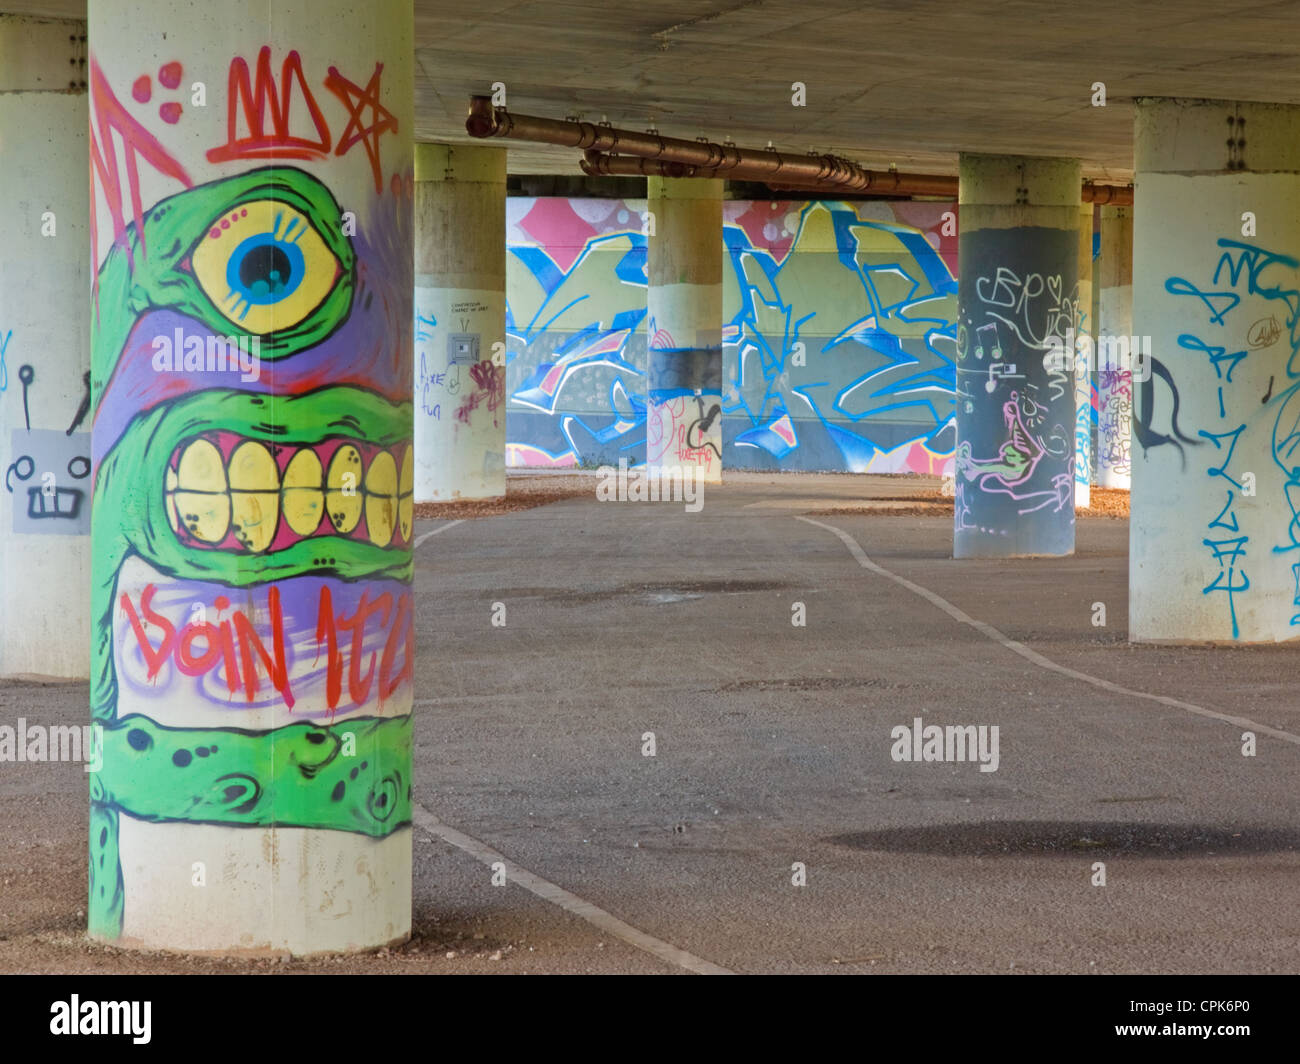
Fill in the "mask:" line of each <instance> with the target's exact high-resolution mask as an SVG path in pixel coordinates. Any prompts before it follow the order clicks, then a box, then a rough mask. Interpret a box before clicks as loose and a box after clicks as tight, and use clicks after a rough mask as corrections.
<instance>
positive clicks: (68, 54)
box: [0, 15, 90, 679]
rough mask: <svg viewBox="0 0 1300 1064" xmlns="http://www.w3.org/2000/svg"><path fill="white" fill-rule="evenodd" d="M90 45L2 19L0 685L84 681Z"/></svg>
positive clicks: (73, 31)
mask: <svg viewBox="0 0 1300 1064" xmlns="http://www.w3.org/2000/svg"><path fill="white" fill-rule="evenodd" d="M85 42H86V24H85V23H84V22H73V21H68V20H56V19H26V18H17V17H14V16H10V15H0V472H2V473H3V474H4V485H3V487H2V488H0V677H11V676H29V677H39V678H44V679H84V678H85V677H87V676H89V675H90V650H89V648H90V596H89V594H88V591H87V588H88V587H89V586H90V432H89V429H90V424H89V420H88V418H87V414H88V413H89V411H90V348H89V332H90V315H89V309H88V308H87V306H86V298H85V292H86V287H87V284H88V282H89V276H90V274H89V271H88V270H87V268H86V252H85V248H86V230H87V225H88V208H87V199H86V181H85V170H86V94H85V80H86V43H85Z"/></svg>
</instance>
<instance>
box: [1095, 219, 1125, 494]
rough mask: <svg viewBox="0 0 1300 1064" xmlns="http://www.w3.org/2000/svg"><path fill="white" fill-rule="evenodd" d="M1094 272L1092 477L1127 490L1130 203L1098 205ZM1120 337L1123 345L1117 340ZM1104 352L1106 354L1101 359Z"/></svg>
mask: <svg viewBox="0 0 1300 1064" xmlns="http://www.w3.org/2000/svg"><path fill="white" fill-rule="evenodd" d="M1097 274H1098V276H1097V289H1098V292H1099V295H1098V301H1097V302H1098V323H1097V339H1098V353H1097V362H1096V365H1097V373H1096V379H1097V468H1096V481H1097V483H1098V484H1099V485H1100V486H1101V487H1103V488H1122V489H1123V490H1124V491H1128V487H1129V438H1130V427H1131V423H1132V420H1133V371H1132V362H1131V359H1132V357H1133V353H1132V351H1131V347H1132V344H1131V342H1130V337H1131V335H1132V332H1133V210H1132V208H1131V207H1102V208H1101V258H1100V259H1099V260H1098V264H1097ZM1120 340H1123V341H1124V343H1123V344H1121V343H1119V341H1120ZM1125 352H1127V357H1125ZM1108 353H1109V354H1110V356H1111V357H1109V358H1105V357H1104V356H1106V355H1107V354H1108Z"/></svg>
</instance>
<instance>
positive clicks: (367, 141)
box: [325, 63, 397, 192]
mask: <svg viewBox="0 0 1300 1064" xmlns="http://www.w3.org/2000/svg"><path fill="white" fill-rule="evenodd" d="M383 71H384V64H383V63H376V64H375V72H374V73H373V74H371V75H370V81H369V82H368V83H367V85H366V87H365V88H364V89H363V88H361V87H360V86H359V85H354V84H353V83H352V82H351V81H349V80H348V79H347V78H345V77H344V76H343V75H342V74H340V73H339V72H338V68H337V67H330V70H329V77H327V78H326V79H325V87H326V88H327V89H329V90H330V92H332V93H334V95H335V96H337V97H338V98H339V100H340V101H342V103H343V106H344V107H346V108H347V109H348V124H347V127H346V128H345V129H344V130H343V133H342V135H341V136H340V137H339V140H338V146H337V147H336V148H335V149H334V154H335V155H346V154H347V153H348V150H349V149H350V148H352V146H353V145H354V144H356V143H357V142H358V141H360V142H361V143H362V145H363V146H364V147H365V149H366V155H367V156H368V157H369V159H370V168H371V169H372V170H373V171H374V174H375V191H376V192H383V190H384V181H383V168H382V166H381V165H380V162H379V138H380V137H381V136H383V134H384V133H396V132H397V119H396V118H394V117H393V114H392V112H391V111H389V110H388V109H387V108H385V107H384V106H383V105H382V104H381V103H380V102H379V78H380V75H381V74H382V73H383ZM367 108H369V109H370V124H369V125H366V124H365V118H364V112H365V110H366V109H367Z"/></svg>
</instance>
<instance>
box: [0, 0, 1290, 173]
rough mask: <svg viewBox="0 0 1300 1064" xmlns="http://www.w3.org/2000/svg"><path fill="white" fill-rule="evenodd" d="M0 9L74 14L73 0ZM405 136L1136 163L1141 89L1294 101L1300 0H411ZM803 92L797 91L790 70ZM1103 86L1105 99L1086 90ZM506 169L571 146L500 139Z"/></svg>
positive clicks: (547, 161) (564, 168)
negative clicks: (502, 133) (591, 127)
mask: <svg viewBox="0 0 1300 1064" xmlns="http://www.w3.org/2000/svg"><path fill="white" fill-rule="evenodd" d="M0 8H3V9H4V10H7V11H23V12H29V13H38V14H55V15H84V11H85V3H84V0H46V2H44V3H41V2H33V3H21V2H12V0H0ZM415 8H416V16H415V18H416V40H417V53H416V55H417V62H418V67H419V69H418V72H417V84H416V115H417V129H416V135H417V137H418V138H419V139H421V140H448V141H453V142H464V141H466V140H468V138H467V137H466V136H465V132H464V114H465V105H466V102H467V100H468V97H469V95H470V93H471V92H487V91H489V90H490V86H491V85H492V83H493V82H497V81H500V82H503V83H504V84H505V85H506V90H507V94H508V98H507V103H508V106H509V107H510V109H511V110H513V111H517V112H521V113H531V114H539V115H544V116H548V117H555V118H563V117H564V116H565V115H566V114H568V113H574V114H577V115H579V116H581V117H582V118H585V119H587V120H590V121H599V120H600V119H601V117H602V116H606V117H608V119H609V121H610V122H612V123H613V124H614V125H616V126H626V127H629V128H633V129H645V128H647V127H648V126H650V125H651V124H652V123H653V124H654V125H655V126H656V127H657V128H658V129H659V130H660V132H662V133H665V134H668V135H672V136H681V137H687V138H693V137H697V136H706V137H708V138H710V139H714V140H721V139H723V138H724V137H726V136H730V137H732V138H733V139H734V140H735V142H736V143H737V144H739V145H741V146H745V147H751V146H752V147H759V148H761V147H763V145H765V144H766V143H767V141H768V140H771V141H772V142H773V145H774V147H777V148H780V149H789V150H793V151H807V150H817V151H830V152H835V153H836V154H841V155H845V156H848V157H849V158H852V159H854V160H856V161H858V162H860V163H862V164H863V165H865V166H871V167H884V166H887V165H889V164H890V163H894V164H897V166H898V167H899V169H905V170H926V171H933V172H939V173H955V172H956V153H957V152H958V151H961V150H968V151H989V152H1013V153H1025V154H1033V155H1076V156H1079V157H1080V158H1082V160H1083V163H1084V173H1085V175H1087V176H1092V177H1097V178H1103V179H1108V180H1117V181H1123V180H1128V179H1129V177H1130V176H1131V168H1132V158H1133V156H1132V143H1131V141H1132V107H1131V101H1132V99H1133V97H1135V96H1142V95H1154V96H1205V97H1220V98H1228V99H1241V100H1269V101H1276V102H1284V103H1296V104H1300V0H1263V2H1261V0H1163V2H1159V3H1151V2H1143V0H1089V2H1086V3H1082V4H1066V3H1060V2H1055V0H984V2H981V0H890V2H883V0H473V2H471V3H466V2H464V0H416V4H415ZM795 81H802V82H803V83H804V84H805V85H806V86H807V106H806V107H802V108H799V107H793V106H791V102H790V97H791V83H792V82H795ZM1097 81H1101V82H1104V83H1105V85H1106V91H1107V106H1106V107H1093V106H1092V105H1091V103H1090V97H1091V94H1092V84H1093V83H1094V82H1097ZM510 148H511V154H510V170H511V171H512V172H514V173H577V172H578V169H577V153H576V152H572V151H567V150H564V149H556V148H550V147H546V146H541V145H529V144H524V143H521V142H510Z"/></svg>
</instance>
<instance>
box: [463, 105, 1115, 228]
mask: <svg viewBox="0 0 1300 1064" xmlns="http://www.w3.org/2000/svg"><path fill="white" fill-rule="evenodd" d="M465 129H466V131H467V132H468V133H469V135H470V136H472V137H476V138H479V139H488V138H491V137H506V138H510V139H513V140H528V141H534V142H538V143H542V144H557V145H560V146H561V147H566V148H581V149H583V152H584V154H583V158H582V161H581V163H580V164H579V165H580V166H581V167H582V171H583V173H585V174H588V175H590V176H636V177H645V176H658V177H700V178H730V179H731V180H734V181H762V182H764V183H766V184H767V185H769V186H771V187H772V188H774V189H778V190H790V191H795V190H797V191H808V192H831V191H838V192H859V193H861V192H876V193H879V194H881V195H894V196H906V195H912V196H953V197H956V196H957V191H958V189H957V178H955V177H952V176H949V175H945V174H900V173H897V172H895V171H893V170H864V169H863V168H862V167H860V166H859V165H858V164H857V163H855V162H852V161H850V160H848V159H844V158H841V157H839V156H836V155H814V154H809V155H802V156H800V155H789V154H782V153H781V152H778V151H773V150H771V149H764V150H762V151H755V150H752V149H745V148H737V147H735V146H734V145H731V144H714V143H712V142H711V141H707V140H682V139H681V138H679V137H663V136H660V135H659V134H658V133H637V132H635V131H632V130H626V129H615V128H614V127H613V126H610V125H608V124H605V123H601V124H599V125H596V124H593V123H591V122H577V121H572V120H565V121H559V120H556V119H553V118H538V117H537V116H535V115H516V114H511V113H510V112H509V111H507V110H506V109H505V108H504V107H494V106H493V105H492V98H491V97H490V96H471V97H470V103H469V115H468V117H467V118H466V119H465ZM1081 198H1082V201H1083V202H1084V203H1109V204H1116V205H1131V204H1132V202H1133V186H1132V185H1129V186H1127V187H1124V186H1119V185H1098V184H1095V183H1093V182H1091V181H1088V182H1085V183H1084V185H1083V188H1082V190H1081Z"/></svg>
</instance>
